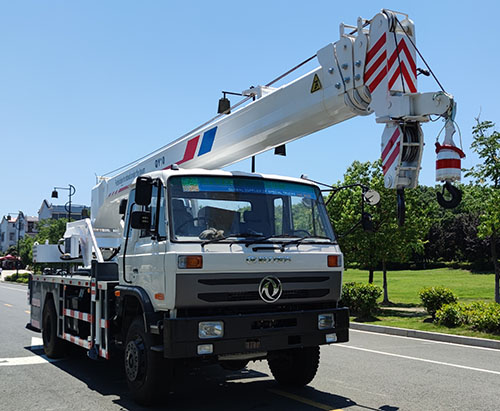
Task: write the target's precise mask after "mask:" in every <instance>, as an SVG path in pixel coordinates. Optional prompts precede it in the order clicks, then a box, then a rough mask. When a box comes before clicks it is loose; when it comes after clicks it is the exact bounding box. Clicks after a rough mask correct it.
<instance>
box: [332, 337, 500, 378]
mask: <svg viewBox="0 0 500 411" xmlns="http://www.w3.org/2000/svg"><path fill="white" fill-rule="evenodd" d="M337 347H340V348H349V349H351V350H358V351H366V352H371V353H374V354H381V355H388V356H390V357H398V358H404V359H407V360H414V361H422V362H428V363H431V364H438V365H446V366H448V367H455V368H462V369H464V370H471V371H479V372H485V373H488V374H495V375H500V371H493V370H485V369H484V368H475V367H468V366H466V365H459V364H452V363H449V362H442V361H434V360H428V359H425V358H418V357H410V356H408V355H401V354H393V353H390V352H384V351H376V350H370V349H368V348H361V347H353V346H352V345H342V344H338V345H337Z"/></svg>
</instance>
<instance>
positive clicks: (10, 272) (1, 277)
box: [0, 270, 31, 281]
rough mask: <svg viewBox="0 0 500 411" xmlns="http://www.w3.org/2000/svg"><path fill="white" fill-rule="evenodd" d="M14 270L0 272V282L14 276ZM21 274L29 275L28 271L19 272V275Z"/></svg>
mask: <svg viewBox="0 0 500 411" xmlns="http://www.w3.org/2000/svg"><path fill="white" fill-rule="evenodd" d="M15 273H16V270H2V273H1V274H0V281H5V277H7V276H9V275H12V274H15ZM21 273H31V271H29V270H19V274H21Z"/></svg>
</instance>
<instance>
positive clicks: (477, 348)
mask: <svg viewBox="0 0 500 411" xmlns="http://www.w3.org/2000/svg"><path fill="white" fill-rule="evenodd" d="M349 332H357V333H365V334H372V335H380V336H382V337H392V338H403V339H405V340H414V341H420V342H423V343H432V344H445V345H454V346H455V347H460V348H474V349H475V350H487V351H495V352H497V353H500V350H498V349H497V348H488V347H477V346H475V345H466V344H457V343H452V342H446V341H435V340H426V339H425V338H415V337H405V336H404V335H394V334H385V333H377V332H373V331H365V330H353V329H352V328H349ZM453 335H454V334H453Z"/></svg>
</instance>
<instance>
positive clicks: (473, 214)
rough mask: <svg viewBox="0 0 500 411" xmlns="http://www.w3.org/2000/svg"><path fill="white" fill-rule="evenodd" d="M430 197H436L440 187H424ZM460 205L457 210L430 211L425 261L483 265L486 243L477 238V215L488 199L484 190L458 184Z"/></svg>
mask: <svg viewBox="0 0 500 411" xmlns="http://www.w3.org/2000/svg"><path fill="white" fill-rule="evenodd" d="M426 189H428V190H429V192H430V193H432V194H431V196H432V197H433V198H435V197H436V192H437V191H439V190H440V188H431V187H427V188H426ZM460 190H461V191H462V193H463V195H462V202H461V203H460V204H459V205H458V207H456V208H453V209H445V208H441V207H438V208H437V209H434V210H433V213H432V215H431V216H430V217H431V219H432V226H431V229H430V230H429V234H428V235H427V238H426V240H427V241H426V244H425V252H424V255H423V256H422V257H423V258H424V260H425V261H467V262H471V263H474V264H475V265H476V266H484V265H485V264H487V263H488V262H489V257H488V256H487V255H486V254H485V252H484V250H485V249H486V248H487V247H488V244H489V243H488V241H487V240H486V239H484V238H479V237H478V226H479V224H480V215H481V213H482V211H483V206H484V201H485V198H487V195H486V192H485V188H484V187H481V186H478V185H473V184H468V185H461V186H460Z"/></svg>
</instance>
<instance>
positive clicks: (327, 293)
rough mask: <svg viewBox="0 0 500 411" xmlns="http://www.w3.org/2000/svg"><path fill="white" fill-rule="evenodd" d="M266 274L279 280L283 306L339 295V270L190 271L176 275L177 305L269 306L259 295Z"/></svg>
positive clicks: (185, 306) (333, 298)
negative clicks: (199, 272) (198, 272)
mask: <svg viewBox="0 0 500 411" xmlns="http://www.w3.org/2000/svg"><path fill="white" fill-rule="evenodd" d="M269 276H271V277H274V278H277V279H278V280H279V282H280V283H281V286H282V292H281V296H280V298H279V299H278V300H279V301H278V302H282V303H284V304H286V305H289V304H302V303H308V302H311V303H312V302H314V301H318V300H324V301H328V300H330V301H337V300H338V299H339V298H340V285H341V279H342V273H341V271H326V270H324V271H310V272H304V271H302V272H293V271H277V272H274V271H272V270H270V271H267V272H266V271H262V272H244V273H201V274H197V273H196V274H194V273H189V274H178V275H177V278H176V307H177V308H178V309H182V308H194V307H206V308H209V307H210V306H214V305H217V306H226V307H229V306H250V305H252V306H253V305H262V306H269V305H270V304H269V303H268V302H266V301H264V300H263V299H262V298H261V297H260V294H259V287H260V284H261V282H262V280H263V279H264V278H265V277H269ZM271 305H275V303H273V304H271Z"/></svg>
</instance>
